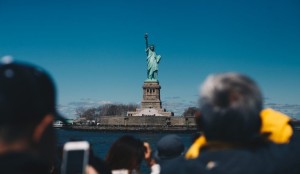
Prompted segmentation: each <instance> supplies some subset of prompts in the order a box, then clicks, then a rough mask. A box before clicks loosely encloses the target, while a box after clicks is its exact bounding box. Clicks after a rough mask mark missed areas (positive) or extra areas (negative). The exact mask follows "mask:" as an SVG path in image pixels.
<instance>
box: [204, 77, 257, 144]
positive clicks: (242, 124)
mask: <svg viewBox="0 0 300 174" xmlns="http://www.w3.org/2000/svg"><path fill="white" fill-rule="evenodd" d="M200 110H201V117H200V118H201V124H202V127H203V132H204V134H205V136H206V139H207V140H208V141H222V142H229V143H247V142H250V141H253V140H254V139H256V138H257V137H258V136H259V130H260V126H261V120H260V115H259V114H260V111H261V110H262V95H261V93H260V90H259V88H258V87H257V85H256V84H255V82H254V81H253V80H252V79H250V78H249V77H247V76H244V75H241V74H237V73H225V74H217V75H213V76H209V77H208V78H207V79H206V81H205V82H204V84H203V86H202V89H201V96H200Z"/></svg>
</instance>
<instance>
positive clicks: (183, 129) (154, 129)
mask: <svg viewBox="0 0 300 174" xmlns="http://www.w3.org/2000/svg"><path fill="white" fill-rule="evenodd" d="M62 129H66V130H78V131H95V132H96V131H101V132H147V133H164V132H167V133H195V132H197V128H196V126H189V127H187V126H170V127H159V126H66V127H62Z"/></svg>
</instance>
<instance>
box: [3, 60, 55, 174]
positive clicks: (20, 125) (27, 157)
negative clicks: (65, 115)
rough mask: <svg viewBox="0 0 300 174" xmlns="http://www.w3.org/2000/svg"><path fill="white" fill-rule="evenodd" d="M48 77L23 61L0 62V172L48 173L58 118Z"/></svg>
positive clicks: (53, 91) (52, 86)
mask: <svg viewBox="0 0 300 174" xmlns="http://www.w3.org/2000/svg"><path fill="white" fill-rule="evenodd" d="M55 100H56V98H55V88H54V84H53V82H52V80H51V78H50V76H49V75H48V74H47V73H46V72H45V71H43V70H42V69H40V68H36V67H34V66H31V65H27V64H19V63H10V62H7V63H1V64H0V171H1V173H9V174H21V173H24V174H25V173H26V174H27V173H28V174H43V173H49V171H50V168H51V165H52V162H53V159H54V158H53V157H54V154H55V138H54V137H55V136H54V130H53V127H52V122H53V120H54V119H55V117H59V118H60V116H58V114H57V112H56V109H55V106H56V101H55Z"/></svg>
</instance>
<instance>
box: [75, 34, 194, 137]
mask: <svg viewBox="0 0 300 174" xmlns="http://www.w3.org/2000/svg"><path fill="white" fill-rule="evenodd" d="M144 38H145V42H146V49H145V51H146V62H147V66H146V67H147V68H146V70H147V71H146V72H147V76H146V80H145V81H144V83H143V86H142V91H143V97H142V101H141V105H140V108H137V109H136V111H128V112H127V114H126V116H101V117H98V118H97V119H96V122H97V123H96V124H95V125H94V126H86V125H72V126H71V128H72V129H79V130H101V131H103V130H104V131H121V132H124V131H139V132H143V131H146V132H149V131H151V132H157V131H158V132H161V131H175V132H180V131H195V130H196V123H195V120H194V117H193V116H190V117H174V113H173V112H168V111H166V109H165V108H163V107H162V101H161V93H160V92H161V86H160V84H159V81H158V65H159V63H160V60H161V57H162V56H161V55H158V54H156V50H155V46H154V45H153V44H149V43H148V34H147V33H146V34H145V35H144Z"/></svg>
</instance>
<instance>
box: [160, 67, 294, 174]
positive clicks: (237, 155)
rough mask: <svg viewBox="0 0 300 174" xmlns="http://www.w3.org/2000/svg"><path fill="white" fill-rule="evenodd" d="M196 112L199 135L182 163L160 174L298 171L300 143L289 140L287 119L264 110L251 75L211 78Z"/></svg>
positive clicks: (201, 92)
mask: <svg viewBox="0 0 300 174" xmlns="http://www.w3.org/2000/svg"><path fill="white" fill-rule="evenodd" d="M199 108H200V114H201V115H200V116H199V118H198V126H199V127H200V128H201V130H202V133H203V135H202V136H200V137H199V138H198V139H197V140H196V141H195V143H194V144H193V145H192V146H191V148H190V149H189V150H188V152H187V154H186V155H185V158H186V159H184V158H181V159H179V160H177V161H173V162H170V163H168V164H166V165H164V167H163V168H162V172H161V173H162V174H166V173H174V172H175V173H178V174H182V173H189V174H193V173H226V174H239V173H243V174H254V173H260V174H269V173H270V174H271V173H272V174H273V173H298V172H299V167H297V166H299V162H298V161H299V160H296V158H297V156H298V155H299V154H300V153H299V151H300V150H297V148H296V147H297V146H298V145H299V144H298V145H297V144H295V143H292V142H290V141H292V139H293V136H295V134H294V133H293V130H292V128H291V126H290V125H289V120H290V119H289V118H288V117H287V116H285V115H283V114H280V113H278V112H276V111H273V110H270V109H267V110H264V109H263V97H262V94H261V92H260V90H259V88H258V86H257V85H256V83H255V82H254V81H253V80H252V79H250V78H249V77H247V76H244V75H241V74H237V73H224V74H217V75H212V76H209V77H208V78H207V79H206V81H205V82H204V83H203V85H202V88H201V91H200V105H199ZM274 120H276V121H274ZM298 149H299V148H298ZM296 154H298V155H296Z"/></svg>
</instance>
